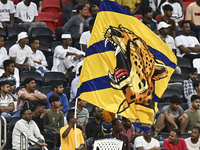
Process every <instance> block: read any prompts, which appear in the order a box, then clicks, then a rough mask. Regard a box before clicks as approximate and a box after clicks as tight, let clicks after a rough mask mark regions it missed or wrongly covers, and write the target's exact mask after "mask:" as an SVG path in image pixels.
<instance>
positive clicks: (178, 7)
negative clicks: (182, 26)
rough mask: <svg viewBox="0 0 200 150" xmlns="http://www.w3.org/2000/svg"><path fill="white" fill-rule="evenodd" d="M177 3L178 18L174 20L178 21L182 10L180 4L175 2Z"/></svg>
mask: <svg viewBox="0 0 200 150" xmlns="http://www.w3.org/2000/svg"><path fill="white" fill-rule="evenodd" d="M176 5H177V9H178V18H177V19H176V22H179V21H181V20H183V16H184V14H183V12H182V8H181V5H180V4H179V3H177V4H176Z"/></svg>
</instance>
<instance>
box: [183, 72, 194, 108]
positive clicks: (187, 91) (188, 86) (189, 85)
mask: <svg viewBox="0 0 200 150" xmlns="http://www.w3.org/2000/svg"><path fill="white" fill-rule="evenodd" d="M197 76H198V74H197V68H191V69H190V70H189V79H188V80H184V83H183V93H184V97H185V98H186V99H187V100H188V97H189V95H191V94H196V90H195V89H194V87H193V83H194V82H195V81H196V80H197ZM188 106H190V103H188Z"/></svg>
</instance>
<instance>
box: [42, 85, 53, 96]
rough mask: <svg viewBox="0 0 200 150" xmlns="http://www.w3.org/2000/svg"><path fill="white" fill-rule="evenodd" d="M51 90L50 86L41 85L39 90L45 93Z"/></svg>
mask: <svg viewBox="0 0 200 150" xmlns="http://www.w3.org/2000/svg"><path fill="white" fill-rule="evenodd" d="M51 91H52V86H42V87H41V88H40V92H41V93H43V94H45V95H47V94H49V93H50V92H51Z"/></svg>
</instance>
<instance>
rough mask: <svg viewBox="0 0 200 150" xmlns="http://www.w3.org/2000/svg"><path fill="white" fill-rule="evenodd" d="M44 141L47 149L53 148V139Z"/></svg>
mask: <svg viewBox="0 0 200 150" xmlns="http://www.w3.org/2000/svg"><path fill="white" fill-rule="evenodd" d="M45 143H46V144H47V148H48V149H49V150H51V149H53V148H54V142H53V141H48V140H47V141H46V140H45ZM40 150H41V148H40Z"/></svg>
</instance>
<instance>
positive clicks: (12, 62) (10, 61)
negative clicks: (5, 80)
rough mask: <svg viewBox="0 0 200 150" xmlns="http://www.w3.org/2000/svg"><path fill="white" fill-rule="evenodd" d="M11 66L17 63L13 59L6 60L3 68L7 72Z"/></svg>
mask: <svg viewBox="0 0 200 150" xmlns="http://www.w3.org/2000/svg"><path fill="white" fill-rule="evenodd" d="M10 64H15V62H14V61H13V60H11V59H6V60H5V61H4V62H3V67H4V70H5V71H6V67H9V66H10Z"/></svg>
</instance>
